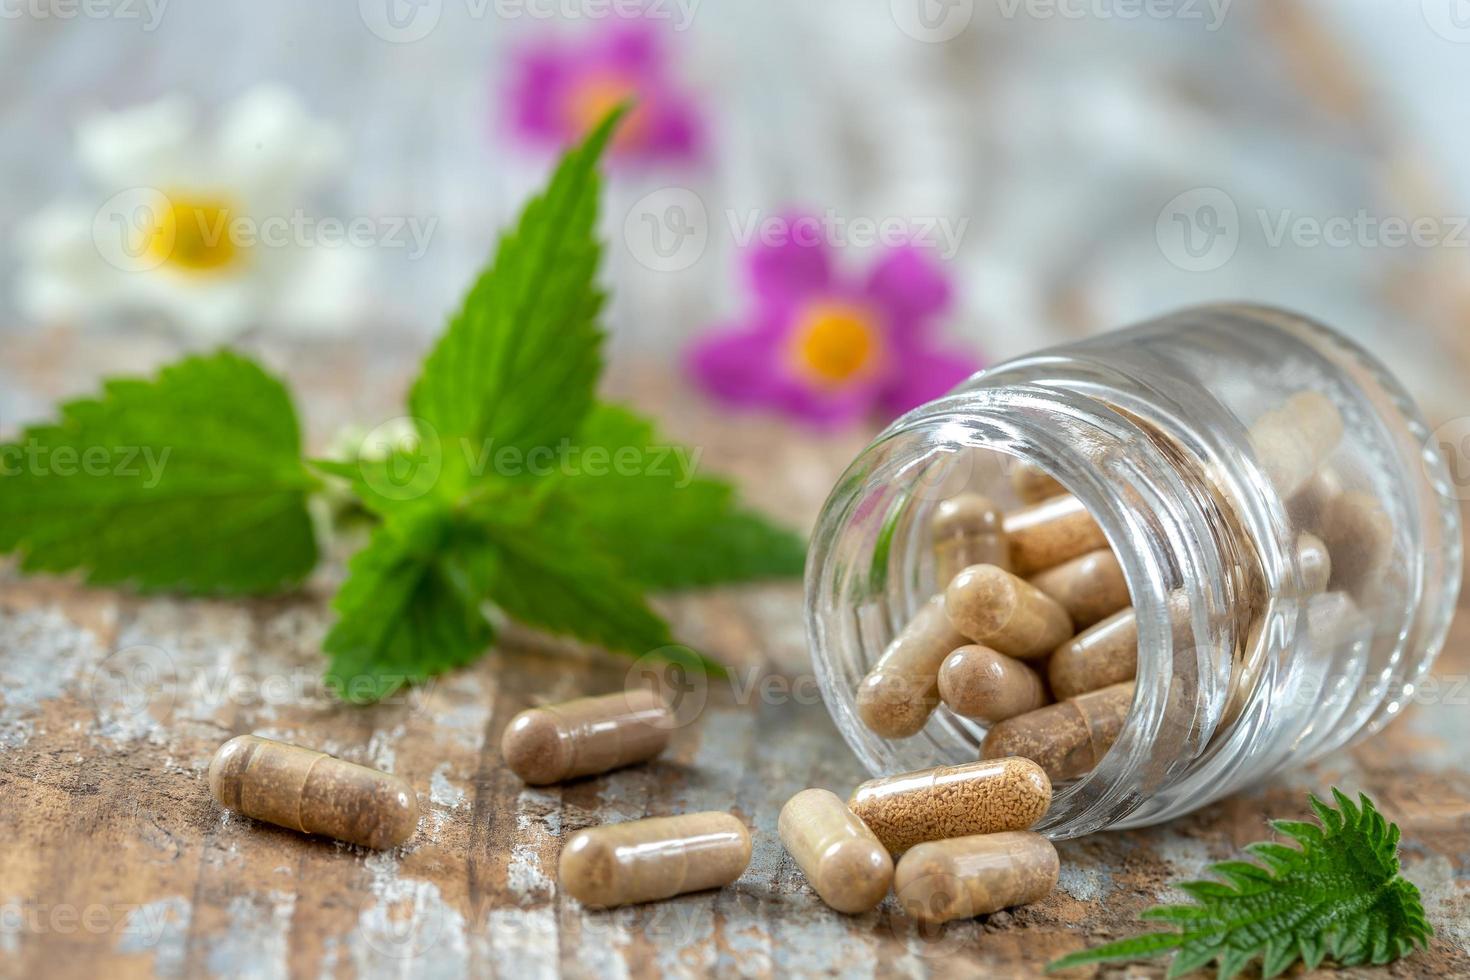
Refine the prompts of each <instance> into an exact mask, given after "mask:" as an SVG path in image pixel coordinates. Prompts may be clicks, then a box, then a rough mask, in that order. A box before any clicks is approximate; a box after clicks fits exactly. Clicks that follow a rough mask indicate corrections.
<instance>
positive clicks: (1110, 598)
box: [1028, 548, 1130, 629]
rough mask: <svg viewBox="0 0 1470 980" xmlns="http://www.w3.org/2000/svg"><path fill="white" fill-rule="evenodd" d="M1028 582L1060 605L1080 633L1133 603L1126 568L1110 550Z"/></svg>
mask: <svg viewBox="0 0 1470 980" xmlns="http://www.w3.org/2000/svg"><path fill="white" fill-rule="evenodd" d="M1028 581H1030V583H1031V584H1032V585H1034V586H1036V587H1037V588H1038V589H1040V590H1041V591H1042V592H1045V593H1046V594H1047V595H1049V596H1051V597H1052V598H1053V599H1055V600H1056V601H1057V602H1059V603H1060V604H1061V606H1062V608H1063V609H1065V610H1067V614H1068V615H1069V616H1071V617H1072V622H1073V623H1075V624H1076V626H1077V628H1078V629H1083V628H1085V627H1088V626H1091V625H1092V624H1093V623H1096V622H1099V621H1101V620H1103V619H1106V618H1107V617H1109V616H1111V615H1112V614H1113V613H1115V612H1117V611H1118V610H1119V609H1124V608H1127V606H1128V604H1129V602H1130V600H1129V598H1128V583H1127V581H1125V580H1124V578H1123V566H1122V565H1120V564H1118V556H1117V555H1115V554H1113V549H1111V548H1099V549H1098V550H1096V551H1089V552H1088V553H1087V554H1085V555H1083V556H1081V557H1080V558H1073V559H1072V560H1071V561H1067V562H1063V563H1062V564H1060V565H1058V566H1057V567H1056V568H1049V569H1047V570H1046V571H1044V572H1038V573H1037V574H1035V575H1033V576H1031V578H1030V579H1029V580H1028Z"/></svg>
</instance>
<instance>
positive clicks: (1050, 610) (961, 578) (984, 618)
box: [944, 565, 1072, 660]
mask: <svg viewBox="0 0 1470 980" xmlns="http://www.w3.org/2000/svg"><path fill="white" fill-rule="evenodd" d="M944 610H945V612H946V613H947V614H948V615H949V621H950V622H951V623H953V624H954V627H955V629H957V630H959V631H960V632H961V633H963V634H964V635H965V636H967V637H968V638H970V639H971V640H974V641H975V642H976V643H979V644H981V645H983V646H987V647H990V648H991V649H994V650H998V651H1000V652H1001V653H1003V654H1005V655H1006V656H1008V657H1017V658H1019V659H1021V660H1034V659H1036V658H1038V657H1044V656H1046V655H1047V654H1048V653H1050V652H1051V651H1052V650H1054V649H1055V648H1056V647H1057V646H1058V645H1059V644H1061V643H1062V642H1064V641H1065V640H1066V639H1067V638H1068V637H1070V636H1071V635H1072V618H1071V617H1070V616H1068V615H1067V610H1065V609H1063V608H1062V607H1061V606H1060V605H1059V604H1058V603H1057V601H1056V600H1055V599H1052V598H1051V597H1049V596H1048V595H1047V594H1046V593H1044V592H1042V591H1041V590H1040V589H1038V588H1037V587H1036V586H1034V585H1032V584H1031V583H1030V582H1027V581H1026V580H1025V579H1020V578H1017V577H1016V576H1014V575H1012V574H1011V573H1010V572H1007V571H1006V570H1005V569H1003V568H996V567H995V566H994V565H972V566H970V567H969V568H967V569H965V570H964V571H963V572H960V573H959V574H958V575H956V576H955V578H954V581H953V582H951V583H949V588H947V589H945V590H944Z"/></svg>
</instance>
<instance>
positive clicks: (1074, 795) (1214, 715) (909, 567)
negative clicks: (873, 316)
mask: <svg viewBox="0 0 1470 980" xmlns="http://www.w3.org/2000/svg"><path fill="white" fill-rule="evenodd" d="M972 384H973V382H972ZM992 454H993V456H992ZM982 455H983V456H991V457H992V458H993V459H996V460H1002V461H1005V462H1006V463H1008V464H1009V465H1010V466H1014V465H1015V463H1016V462H1021V463H1025V464H1028V465H1030V466H1034V467H1036V468H1037V469H1039V470H1041V471H1043V472H1045V473H1046V474H1048V475H1049V476H1051V477H1053V478H1054V479H1056V480H1057V481H1058V482H1059V483H1060V484H1061V485H1062V486H1063V487H1064V488H1065V489H1066V490H1067V491H1068V492H1069V493H1071V494H1073V495H1074V496H1076V497H1077V498H1078V499H1079V500H1080V501H1081V502H1082V503H1083V504H1084V506H1086V507H1087V509H1088V510H1089V511H1090V512H1091V513H1092V516H1093V518H1094V520H1095V521H1096V522H1097V524H1098V525H1099V527H1100V529H1101V530H1102V532H1103V534H1104V535H1105V536H1106V538H1107V540H1108V543H1109V545H1110V546H1111V547H1112V549H1113V551H1114V553H1115V554H1116V555H1117V557H1118V560H1119V564H1120V566H1121V568H1122V571H1123V575H1124V579H1125V581H1126V584H1127V587H1128V590H1129V593H1130V595H1131V597H1132V602H1133V608H1134V611H1135V615H1136V618H1137V627H1138V648H1139V656H1138V665H1137V673H1136V687H1135V692H1134V698H1133V704H1132V707H1131V709H1130V712H1129V715H1128V717H1127V720H1126V721H1125V723H1124V726H1123V730H1122V733H1121V734H1120V735H1119V737H1118V739H1117V741H1116V743H1115V744H1114V745H1113V746H1112V747H1111V748H1110V749H1109V750H1108V752H1107V753H1106V754H1105V755H1104V757H1103V758H1102V759H1101V760H1100V762H1099V763H1098V765H1097V766H1096V767H1095V768H1093V769H1092V770H1091V771H1090V772H1088V773H1086V774H1084V775H1081V776H1079V777H1077V778H1076V779H1073V780H1070V781H1067V782H1065V783H1063V784H1061V785H1059V786H1057V787H1056V789H1055V795H1054V797H1053V801H1052V807H1051V810H1050V811H1049V812H1048V814H1047V815H1046V817H1044V818H1043V820H1042V821H1041V822H1040V823H1039V824H1038V826H1037V828H1036V829H1037V830H1038V831H1040V832H1042V833H1045V834H1047V835H1048V836H1052V837H1057V838H1061V837H1072V836H1078V835H1081V834H1084V833H1089V832H1092V831H1094V830H1097V829H1101V828H1103V827H1106V826H1110V825H1114V824H1116V823H1117V822H1118V821H1120V820H1122V819H1125V818H1126V817H1127V816H1128V815H1129V814H1131V813H1133V812H1134V811H1135V810H1137V808H1138V807H1140V806H1141V805H1142V804H1144V803H1145V802H1146V801H1147V799H1148V797H1149V795H1150V794H1151V792H1152V791H1153V789H1154V788H1156V786H1157V785H1158V784H1159V783H1160V782H1161V781H1162V780H1164V779H1166V778H1167V777H1168V776H1169V775H1170V774H1172V773H1173V772H1175V771H1177V770H1178V768H1179V766H1180V765H1181V764H1182V763H1184V762H1186V761H1187V760H1188V759H1189V758H1192V755H1191V753H1197V751H1198V749H1199V747H1200V746H1201V744H1202V742H1203V740H1204V739H1205V738H1207V736H1208V734H1209V733H1208V732H1204V733H1203V734H1202V733H1201V728H1202V725H1201V723H1202V722H1204V723H1205V724H1204V725H1203V727H1204V728H1209V727H1210V725H1211V724H1212V723H1213V721H1214V720H1217V719H1218V717H1219V711H1220V707H1221V705H1222V703H1223V696H1224V686H1225V685H1224V684H1223V683H1221V678H1219V677H1217V676H1213V675H1211V676H1203V675H1204V674H1205V673H1207V672H1205V671H1202V670H1201V665H1202V664H1204V663H1216V664H1218V663H1219V658H1218V657H1209V658H1202V657H1201V656H1200V655H1199V654H1200V651H1199V649H1198V644H1199V643H1203V642H1208V640H1207V637H1208V636H1209V635H1210V633H1209V631H1208V630H1207V629H1206V628H1205V627H1204V626H1203V625H1202V623H1201V622H1199V621H1198V617H1197V616H1196V617H1195V622H1194V623H1193V624H1192V625H1193V627H1194V629H1193V633H1194V636H1195V638H1196V639H1195V644H1196V645H1195V646H1194V647H1192V648H1188V649H1185V648H1182V647H1190V644H1183V645H1182V646H1181V645H1180V644H1177V643H1176V629H1177V627H1176V626H1175V625H1174V624H1173V622H1172V621H1171V615H1170V608H1169V602H1170V594H1171V592H1172V591H1174V590H1177V589H1179V588H1186V589H1189V590H1190V592H1191V598H1192V600H1193V597H1194V593H1195V592H1198V591H1201V589H1203V591H1209V589H1210V586H1211V584H1212V583H1217V582H1220V581H1221V580H1222V575H1223V572H1222V570H1221V568H1220V556H1219V555H1218V554H1216V553H1214V552H1212V550H1211V549H1210V548H1209V547H1208V546H1206V545H1204V544H1202V542H1207V541H1208V540H1209V535H1208V533H1207V531H1208V528H1207V527H1206V526H1205V525H1206V523H1207V522H1206V521H1205V517H1204V515H1203V514H1201V513H1198V512H1196V510H1195V509H1194V508H1193V507H1192V506H1191V505H1190V501H1191V499H1192V497H1191V495H1190V494H1189V493H1188V492H1186V491H1185V488H1184V487H1183V486H1182V485H1181V484H1180V476H1179V474H1178V472H1177V471H1176V469H1175V468H1174V466H1173V465H1172V464H1171V462H1170V460H1168V459H1167V458H1165V456H1164V455H1163V454H1162V453H1161V452H1160V451H1159V450H1158V449H1157V448H1156V447H1154V446H1153V445H1152V443H1151V442H1150V441H1149V440H1148V438H1147V436H1146V433H1145V432H1144V431H1143V429H1142V428H1140V426H1139V425H1138V424H1137V423H1136V421H1134V420H1132V419H1130V418H1128V417H1127V416H1126V415H1124V414H1121V413H1119V412H1117V411H1115V410H1114V409H1113V408H1111V407H1110V406H1108V405H1105V404H1103V403H1101V402H1099V401H1098V400H1096V399H1093V398H1090V397H1088V396H1085V395H1079V394H1078V393H1076V392H1075V391H1058V390H1054V389H1051V388H1047V387H1045V386H1040V385H1016V384H1008V385H1006V386H1004V387H984V386H979V387H974V388H971V389H969V390H961V391H958V392H956V393H954V394H952V395H950V396H947V397H946V398H944V399H940V400H939V401H936V402H934V403H931V404H930V405H927V406H925V407H923V408H921V409H918V410H916V411H915V412H913V413H910V414H909V415H907V416H905V417H904V418H902V419H899V420H898V421H897V422H895V423H894V424H893V425H892V426H890V427H889V429H888V430H887V431H886V432H885V433H884V434H883V435H881V436H880V437H879V438H878V440H877V441H875V443H874V444H873V446H872V447H870V449H869V450H868V451H867V452H866V453H864V454H863V455H862V456H861V457H859V459H858V460H857V461H856V462H855V463H854V464H853V466H852V467H851V468H850V469H849V471H848V473H847V474H846V475H845V476H844V477H843V479H842V480H841V481H839V483H838V485H837V488H836V489H835V490H834V491H833V495H832V497H831V499H830V500H829V501H828V504H827V507H826V508H825V509H824V511H823V515H822V520H821V526H819V528H818V532H817V535H816V537H815V540H816V541H818V542H819V543H821V544H819V547H818V549H817V550H814V551H813V555H812V558H811V560H810V561H809V563H808V580H807V597H808V607H809V608H808V613H809V615H808V622H809V623H810V624H811V630H812V642H813V645H814V647H818V648H821V647H824V646H828V645H831V644H838V645H851V644H854V643H855V644H857V645H858V646H859V648H860V652H861V656H860V657H853V656H846V657H845V658H829V662H832V661H835V660H838V659H841V660H842V661H843V662H845V663H849V667H848V669H846V670H828V671H819V676H820V680H821V683H822V686H823V694H824V699H825V701H826V703H827V704H828V706H829V709H830V710H831V711H832V714H833V717H834V720H835V721H836V722H837V724H838V727H839V728H840V729H842V731H843V734H844V736H845V737H846V738H847V740H848V742H849V744H850V745H851V746H852V747H853V748H854V750H855V751H856V752H857V754H858V755H859V757H860V758H861V760H862V761H863V763H864V765H865V766H866V767H867V768H868V769H869V770H870V771H872V772H873V773H874V774H875V775H876V774H891V773H894V772H901V771H906V770H910V769H918V768H927V767H928V766H932V765H935V764H937V763H938V762H940V761H943V760H944V759H945V757H946V754H948V756H950V757H954V756H959V755H961V754H963V753H964V752H965V751H967V750H968V751H973V750H974V748H975V747H977V746H978V743H979V740H980V738H981V737H982V736H983V733H984V726H983V725H982V724H979V723H977V722H973V721H970V720H968V719H963V718H960V717H959V716H957V715H954V714H953V713H952V712H949V711H948V709H946V708H945V707H944V706H942V705H941V706H940V707H939V708H938V709H936V711H935V715H934V716H933V717H931V719H930V720H929V723H928V725H926V727H925V729H924V730H923V731H921V732H920V733H919V734H918V735H915V736H913V737H911V738H909V739H902V740H898V741H896V742H886V741H885V740H884V739H882V738H881V737H879V736H877V735H876V734H874V733H872V732H870V731H868V730H867V729H866V728H865V727H864V726H863V724H862V722H861V721H860V720H859V719H858V718H857V717H856V715H855V713H854V712H853V710H852V707H851V704H852V699H851V697H850V696H846V697H844V696H843V692H840V691H838V690H836V688H838V687H840V686H841V685H844V684H847V685H852V688H850V689H855V684H856V683H857V681H858V680H860V679H861V675H862V674H863V673H865V672H866V670H867V669H868V668H869V667H871V665H872V662H873V661H874V660H876V658H877V656H879V655H880V654H881V652H882V650H883V648H884V647H885V646H886V644H887V641H888V640H889V639H890V638H891V636H892V635H893V634H894V633H896V632H897V631H898V630H899V629H901V628H902V626H903V625H904V623H905V622H906V621H907V619H908V618H909V617H910V616H912V615H913V614H914V613H915V612H916V611H917V608H918V606H919V605H920V604H922V603H923V602H924V601H926V600H927V599H928V598H929V597H930V596H931V595H933V594H934V593H935V592H936V591H938V590H939V589H941V588H942V583H937V582H935V581H933V570H932V565H926V561H925V557H924V555H925V553H926V549H927V548H928V537H927V534H926V531H927V527H928V520H927V519H928V515H929V513H930V512H931V511H932V509H933V508H934V507H935V506H936V505H937V504H938V503H939V502H940V501H942V500H944V499H946V498H947V497H948V496H950V495H952V493H953V492H955V491H956V485H957V484H966V485H965V486H963V487H962V488H963V489H975V488H976V487H975V486H974V484H975V482H976V481H975V476H976V474H975V473H974V467H975V465H976V464H975V463H974V459H975V458H976V457H977V456H982ZM966 459H968V460H970V462H969V463H968V464H966V463H965V462H964V460H966ZM966 467H968V469H969V471H968V472H965V470H966ZM957 473H958V474H959V476H958V477H957V476H956V474H957ZM1007 475H1008V470H1006V469H1004V467H1003V471H1002V472H1000V473H982V474H980V482H981V483H982V484H983V485H982V486H980V487H979V488H978V489H979V490H980V492H986V489H987V488H989V487H991V486H992V485H995V484H1003V487H1004V489H998V491H997V492H998V493H1008V492H1009V480H1008V479H1002V478H1003V477H1005V476H1007ZM987 481H988V482H987ZM1017 505H1018V506H1019V504H1017ZM1201 583H1203V585H1201ZM1213 599H1214V600H1215V601H1216V602H1218V603H1221V604H1223V603H1225V601H1226V600H1225V596H1224V595H1223V594H1219V595H1216V596H1214V597H1213ZM1191 605H1193V601H1192V602H1191ZM844 618H847V619H849V621H848V622H843V620H844ZM858 660H861V661H862V662H860V663H854V662H853V661H858ZM1225 662H1226V663H1227V664H1228V662H1229V660H1228V657H1227V658H1226V660H1225ZM1227 674H1228V670H1227ZM1225 679H1226V680H1228V677H1227V678H1225ZM905 743H914V744H907V745H906V744H905ZM973 757H974V756H973V755H971V756H970V758H973ZM925 760H927V761H925ZM955 761H962V760H960V759H956V760H955Z"/></svg>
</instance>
